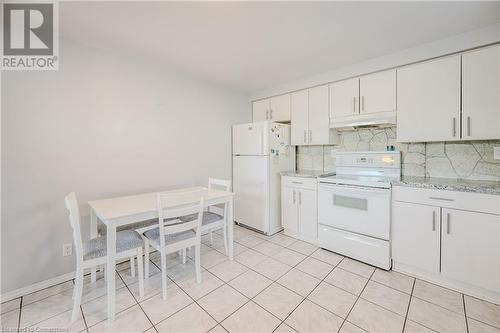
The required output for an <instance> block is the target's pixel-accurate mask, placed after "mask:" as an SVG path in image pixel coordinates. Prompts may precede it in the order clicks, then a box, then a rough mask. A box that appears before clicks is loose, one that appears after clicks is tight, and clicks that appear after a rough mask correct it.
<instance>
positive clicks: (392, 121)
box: [330, 111, 396, 129]
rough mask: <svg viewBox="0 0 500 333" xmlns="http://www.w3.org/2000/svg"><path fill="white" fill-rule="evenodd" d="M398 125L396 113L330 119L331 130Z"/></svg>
mask: <svg viewBox="0 0 500 333" xmlns="http://www.w3.org/2000/svg"><path fill="white" fill-rule="evenodd" d="M394 125H396V112H395V111H388V112H377V113H367V114H359V113H358V114H354V115H352V116H346V117H339V118H330V128H335V129H342V128H345V129H349V128H353V127H387V126H394Z"/></svg>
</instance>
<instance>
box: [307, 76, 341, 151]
mask: <svg viewBox="0 0 500 333" xmlns="http://www.w3.org/2000/svg"><path fill="white" fill-rule="evenodd" d="M329 123H330V117H329V115H328V86H327V85H324V86H319V87H315V88H311V89H309V144H310V145H321V144H329V143H335V142H336V141H335V139H336V136H337V134H336V132H335V131H334V130H332V129H330V126H329Z"/></svg>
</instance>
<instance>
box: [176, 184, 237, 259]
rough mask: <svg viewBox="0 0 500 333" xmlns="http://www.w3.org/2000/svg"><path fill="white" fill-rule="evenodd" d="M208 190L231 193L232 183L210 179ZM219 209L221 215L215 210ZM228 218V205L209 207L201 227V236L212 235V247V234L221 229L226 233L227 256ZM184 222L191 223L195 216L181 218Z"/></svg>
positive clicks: (211, 242)
mask: <svg viewBox="0 0 500 333" xmlns="http://www.w3.org/2000/svg"><path fill="white" fill-rule="evenodd" d="M208 189H209V190H211V189H220V190H223V191H229V190H230V189H231V181H230V180H224V179H216V178H208ZM216 209H218V210H219V211H220V210H222V212H221V214H222V215H221V214H217V213H215V212H214V211H213V210H216ZM226 216H227V204H224V205H223V207H220V206H213V207H208V208H207V211H206V212H204V213H203V221H202V225H201V234H202V235H205V234H207V233H208V234H209V235H210V245H213V243H214V240H213V236H212V232H214V231H217V230H219V229H222V230H223V233H224V248H225V250H226V254H227V228H226ZM180 219H181V220H182V221H190V220H193V219H195V216H194V215H188V216H183V217H181V218H180ZM183 255H184V256H185V254H183Z"/></svg>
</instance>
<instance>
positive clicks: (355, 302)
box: [339, 269, 376, 330]
mask: <svg viewBox="0 0 500 333" xmlns="http://www.w3.org/2000/svg"><path fill="white" fill-rule="evenodd" d="M375 271H376V269H375V270H374V271H373V272H372V273H371V274H370V277H369V278H368V281H366V283H365V285H364V287H363V289H362V290H361V292H360V293H359V296H358V298H356V301H354V304H353V305H352V307H351V309H350V310H349V312H348V313H347V315H346V316H345V319H344V321H343V322H342V325H340V328H339V330H340V329H341V328H342V326H344V323H345V322H346V321H347V318H349V315H350V314H351V312H352V310H353V309H354V307H355V306H356V304H357V303H358V301H359V299H360V298H361V295H362V294H363V291H365V288H366V286H367V285H368V282H369V281H370V280H371V279H372V277H373V274H375ZM365 279H366V277H365ZM363 300H364V298H363ZM351 324H352V323H351ZM355 326H357V325H355ZM363 330H364V329H363Z"/></svg>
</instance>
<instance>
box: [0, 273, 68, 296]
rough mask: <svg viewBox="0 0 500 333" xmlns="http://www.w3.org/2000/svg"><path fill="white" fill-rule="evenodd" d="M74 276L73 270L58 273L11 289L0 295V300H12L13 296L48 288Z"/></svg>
mask: <svg viewBox="0 0 500 333" xmlns="http://www.w3.org/2000/svg"><path fill="white" fill-rule="evenodd" d="M74 277H75V272H70V273H66V274H63V275H59V276H56V277H53V278H50V279H47V280H43V281H40V282H37V283H33V284H31V285H29V286H26V287H22V288H19V289H16V290H12V291H9V292H6V293H5V294H2V295H0V300H1V302H2V303H3V302H7V301H10V300H13V299H15V298H18V297H21V296H26V295H28V294H31V293H34V292H36V291H40V290H42V289H45V288H49V287H52V286H55V285H56V284H60V283H63V282H66V281H69V280H71V279H73V278H74Z"/></svg>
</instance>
